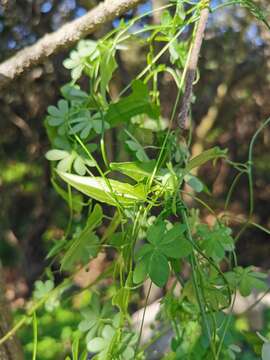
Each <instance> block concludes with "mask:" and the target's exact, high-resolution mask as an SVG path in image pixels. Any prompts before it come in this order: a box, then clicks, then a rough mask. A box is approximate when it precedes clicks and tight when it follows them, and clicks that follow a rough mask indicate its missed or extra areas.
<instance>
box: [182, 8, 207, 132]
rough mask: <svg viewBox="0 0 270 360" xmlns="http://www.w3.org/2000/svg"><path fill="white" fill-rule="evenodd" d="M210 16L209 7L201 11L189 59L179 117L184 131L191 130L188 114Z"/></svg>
mask: <svg viewBox="0 0 270 360" xmlns="http://www.w3.org/2000/svg"><path fill="white" fill-rule="evenodd" d="M208 16H209V7H208V6H207V7H204V8H203V9H202V11H201V15H200V19H199V23H198V27H197V30H196V34H195V38H194V43H193V46H192V50H191V54H190V58H189V64H188V68H187V73H186V78H185V83H186V86H185V91H184V95H183V100H182V105H181V109H180V113H179V117H178V119H179V124H180V127H181V128H183V129H188V128H189V124H188V112H189V107H190V102H191V95H192V89H193V83H194V79H195V75H196V69H197V65H198V60H199V55H200V51H201V47H202V41H203V37H204V32H205V28H206V23H207V20H208Z"/></svg>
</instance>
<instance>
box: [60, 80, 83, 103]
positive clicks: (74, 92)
mask: <svg viewBox="0 0 270 360" xmlns="http://www.w3.org/2000/svg"><path fill="white" fill-rule="evenodd" d="M61 93H62V95H63V97H64V98H66V99H67V100H69V101H78V102H83V101H86V100H88V97H89V96H88V94H87V93H86V92H84V91H82V90H81V89H80V87H79V86H78V85H72V84H66V85H64V86H62V87H61Z"/></svg>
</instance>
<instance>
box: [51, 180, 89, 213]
mask: <svg viewBox="0 0 270 360" xmlns="http://www.w3.org/2000/svg"><path fill="white" fill-rule="evenodd" d="M51 181H52V184H53V187H54V189H55V191H56V192H57V194H58V195H60V196H61V197H62V198H63V199H64V200H65V201H66V202H67V203H68V204H69V205H70V201H69V194H68V192H67V191H65V190H64V189H62V188H61V187H60V186H59V185H58V184H57V182H56V181H55V180H54V179H52V180H51ZM83 205H84V204H83V198H82V195H81V194H72V198H71V207H72V209H73V210H74V211H76V212H81V210H82V208H83Z"/></svg>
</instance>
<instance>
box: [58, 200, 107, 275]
mask: <svg viewBox="0 0 270 360" xmlns="http://www.w3.org/2000/svg"><path fill="white" fill-rule="evenodd" d="M102 216H103V213H102V208H101V206H100V205H98V204H96V205H95V207H94V209H93V211H92V213H91V214H90V216H89V218H88V220H87V223H86V226H85V228H84V229H83V230H82V231H81V232H80V233H79V234H76V235H75V238H74V239H73V240H72V242H71V245H70V246H69V248H68V250H67V252H66V253H65V255H64V257H63V259H62V261H61V268H62V269H63V270H70V269H71V268H72V267H73V266H74V265H75V264H76V263H78V262H81V263H83V264H85V263H87V261H88V260H89V259H90V258H91V257H94V256H96V255H97V252H98V250H99V241H98V237H97V236H96V235H95V234H94V233H93V230H94V229H95V228H96V227H97V226H99V225H100V223H101V220H102Z"/></svg>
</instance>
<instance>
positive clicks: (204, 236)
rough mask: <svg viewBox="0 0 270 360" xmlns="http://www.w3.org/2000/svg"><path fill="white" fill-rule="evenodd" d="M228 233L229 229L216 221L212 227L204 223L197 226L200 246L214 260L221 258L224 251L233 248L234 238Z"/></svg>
mask: <svg viewBox="0 0 270 360" xmlns="http://www.w3.org/2000/svg"><path fill="white" fill-rule="evenodd" d="M230 234H231V229H230V228H228V227H226V226H224V225H222V224H218V223H216V224H215V226H214V228H213V229H210V228H209V227H208V226H207V225H205V224H202V225H199V226H198V235H199V237H200V239H201V247H202V249H203V250H204V251H205V252H206V254H207V255H208V256H210V257H212V258H213V259H214V260H215V261H220V260H222V259H223V258H224V256H225V252H226V251H233V250H234V240H233V238H232V237H231V235H230Z"/></svg>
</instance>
